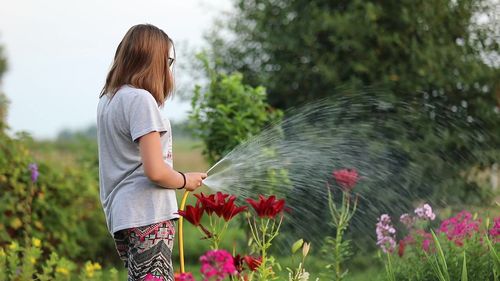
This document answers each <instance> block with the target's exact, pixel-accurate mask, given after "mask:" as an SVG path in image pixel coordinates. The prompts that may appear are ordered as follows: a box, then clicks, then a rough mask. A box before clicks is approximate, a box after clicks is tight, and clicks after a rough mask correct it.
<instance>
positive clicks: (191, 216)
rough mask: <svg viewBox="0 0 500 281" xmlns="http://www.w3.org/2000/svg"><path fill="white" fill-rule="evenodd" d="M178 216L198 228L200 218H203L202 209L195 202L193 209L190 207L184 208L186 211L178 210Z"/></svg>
mask: <svg viewBox="0 0 500 281" xmlns="http://www.w3.org/2000/svg"><path fill="white" fill-rule="evenodd" d="M178 214H179V215H181V216H182V217H184V218H185V219H186V220H188V221H189V222H190V223H192V224H193V225H194V226H199V225H200V221H201V217H202V216H203V208H202V207H201V206H200V204H199V203H198V202H197V203H196V206H195V207H193V206H191V205H187V206H186V210H184V211H183V210H179V211H178Z"/></svg>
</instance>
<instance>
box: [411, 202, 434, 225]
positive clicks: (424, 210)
mask: <svg viewBox="0 0 500 281" xmlns="http://www.w3.org/2000/svg"><path fill="white" fill-rule="evenodd" d="M415 214H416V215H417V217H418V218H420V219H424V220H431V221H433V220H434V219H435V218H436V215H435V214H434V213H433V212H432V208H431V206H430V205H429V204H424V206H422V207H419V208H416V209H415Z"/></svg>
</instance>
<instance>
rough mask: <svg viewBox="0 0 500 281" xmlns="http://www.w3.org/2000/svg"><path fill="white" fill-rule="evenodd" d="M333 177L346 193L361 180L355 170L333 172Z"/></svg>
mask: <svg viewBox="0 0 500 281" xmlns="http://www.w3.org/2000/svg"><path fill="white" fill-rule="evenodd" d="M333 177H334V178H335V181H336V182H337V184H338V185H339V186H340V187H341V188H342V190H344V191H350V190H352V189H353V188H354V186H355V185H356V183H357V182H358V179H359V176H358V172H357V171H356V170H353V169H342V170H336V171H333Z"/></svg>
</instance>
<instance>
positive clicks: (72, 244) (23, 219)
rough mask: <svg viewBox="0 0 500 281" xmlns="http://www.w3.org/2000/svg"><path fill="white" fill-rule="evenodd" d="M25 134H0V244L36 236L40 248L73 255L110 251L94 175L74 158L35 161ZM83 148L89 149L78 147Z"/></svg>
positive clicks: (96, 256) (81, 256)
mask: <svg viewBox="0 0 500 281" xmlns="http://www.w3.org/2000/svg"><path fill="white" fill-rule="evenodd" d="M30 142H31V139H30V138H29V137H28V136H25V135H22V134H20V135H17V136H16V138H11V137H9V136H7V135H3V134H2V135H0V186H1V189H0V214H1V216H0V246H2V245H3V246H5V245H6V244H8V243H10V241H14V240H16V241H22V239H23V238H24V239H26V238H27V237H28V238H29V237H38V238H39V239H41V240H42V241H43V242H44V244H43V245H44V248H45V249H46V250H49V251H57V252H59V253H61V254H63V255H64V256H67V257H69V258H71V259H78V260H86V259H93V260H99V261H101V262H102V259H103V257H105V256H106V255H107V253H109V252H110V251H111V252H113V251H114V244H113V240H112V239H111V237H110V235H109V233H108V231H107V228H106V224H105V221H104V215H103V213H102V211H101V205H100V202H99V191H98V181H97V176H96V175H94V172H93V171H92V170H89V169H87V168H84V167H86V166H88V165H87V164H88V163H86V162H80V163H76V164H71V165H70V164H68V163H63V164H59V165H56V164H54V163H49V162H44V161H40V162H39V163H38V172H39V177H38V178H37V179H36V181H35V182H33V181H32V178H31V175H30V170H29V165H30V163H32V162H33V161H34V158H33V156H32V155H31V154H30V151H29V149H28V147H29V143H30ZM81 153H90V152H85V151H81Z"/></svg>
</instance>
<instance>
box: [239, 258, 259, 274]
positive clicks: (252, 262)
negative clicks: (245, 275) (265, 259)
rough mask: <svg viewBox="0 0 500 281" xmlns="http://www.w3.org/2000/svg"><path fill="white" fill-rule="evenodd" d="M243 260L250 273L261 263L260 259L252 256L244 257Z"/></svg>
mask: <svg viewBox="0 0 500 281" xmlns="http://www.w3.org/2000/svg"><path fill="white" fill-rule="evenodd" d="M243 259H244V260H245V263H246V264H247V265H248V269H250V270H251V271H255V270H256V269H257V268H258V267H259V266H260V264H261V263H262V257H258V258H254V257H252V256H245V257H243Z"/></svg>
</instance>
